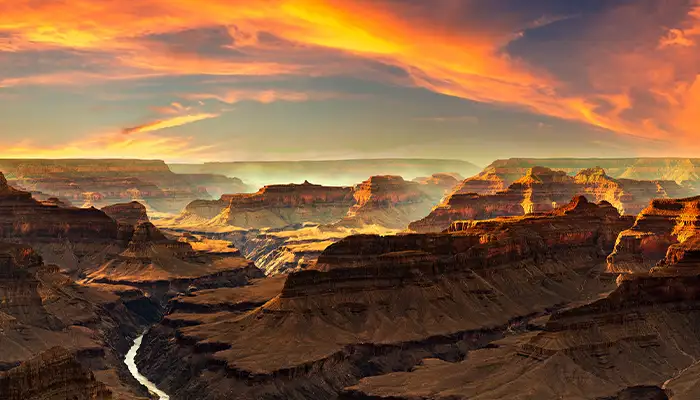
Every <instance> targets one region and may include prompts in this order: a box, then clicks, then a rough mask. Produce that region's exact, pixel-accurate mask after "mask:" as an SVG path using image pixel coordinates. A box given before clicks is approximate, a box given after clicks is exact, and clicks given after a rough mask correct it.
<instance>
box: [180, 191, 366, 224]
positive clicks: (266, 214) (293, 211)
mask: <svg viewBox="0 0 700 400" xmlns="http://www.w3.org/2000/svg"><path fill="white" fill-rule="evenodd" d="M352 195H353V189H352V188H350V187H331V186H321V185H313V184H311V183H309V182H304V183H303V184H300V185H296V184H289V185H271V186H265V187H263V188H262V189H260V190H259V191H257V192H256V193H252V194H230V195H223V196H221V199H219V200H218V201H210V202H208V201H196V202H193V203H191V204H190V205H188V206H187V207H186V209H185V213H184V215H183V216H182V217H183V218H184V219H187V218H190V217H191V216H194V217H197V218H200V219H201V220H203V221H204V220H208V219H212V218H213V219H216V220H217V221H218V222H219V223H220V224H224V225H231V226H236V227H243V228H247V229H260V228H283V227H287V226H290V225H295V224H303V223H305V222H316V223H331V222H335V221H337V220H339V219H340V218H341V217H342V216H343V215H344V214H345V213H346V212H347V210H348V208H350V206H351V205H352V203H353V197H352Z"/></svg>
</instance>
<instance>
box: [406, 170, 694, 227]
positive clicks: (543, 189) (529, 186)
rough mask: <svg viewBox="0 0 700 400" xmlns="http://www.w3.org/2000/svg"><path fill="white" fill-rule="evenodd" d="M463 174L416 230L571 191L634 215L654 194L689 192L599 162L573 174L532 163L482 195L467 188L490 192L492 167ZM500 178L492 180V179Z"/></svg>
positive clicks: (561, 197)
mask: <svg viewBox="0 0 700 400" xmlns="http://www.w3.org/2000/svg"><path fill="white" fill-rule="evenodd" d="M482 176H483V178H480V177H475V178H470V179H467V180H465V181H464V182H463V183H462V185H460V187H458V188H457V190H456V191H455V192H453V193H452V194H451V195H450V196H448V197H447V198H446V199H445V200H444V201H443V202H442V203H441V204H439V205H438V206H437V207H435V208H434V209H433V210H432V211H431V212H430V214H429V215H428V216H427V217H425V218H423V219H421V220H418V221H415V222H413V223H411V224H410V225H409V229H411V230H413V231H416V232H439V231H441V230H444V229H446V228H447V227H448V226H449V225H450V222H452V221H454V220H460V219H488V218H493V217H499V216H513V215H523V214H525V213H530V212H539V211H546V210H551V209H552V208H554V207H557V206H558V205H560V204H563V203H565V202H566V201H567V200H568V199H569V198H571V197H572V196H575V195H578V194H583V195H586V196H588V197H590V198H591V199H592V200H594V201H596V202H598V201H603V200H605V201H607V202H609V203H611V204H613V205H614V206H615V207H616V208H617V209H618V210H620V212H622V213H623V214H626V215H636V214H637V213H638V212H639V211H641V209H642V208H644V207H645V206H646V204H648V203H649V201H651V200H652V199H654V198H668V197H679V196H685V195H687V194H688V193H690V192H689V191H688V189H687V188H683V187H681V186H679V185H678V184H676V183H675V182H671V181H633V180H629V179H614V178H611V177H609V176H608V175H606V173H605V171H604V170H603V169H601V168H589V169H584V170H581V171H579V172H578V173H577V174H576V175H575V176H569V175H567V174H566V173H565V172H563V171H554V170H551V169H549V168H545V167H533V168H530V169H528V170H527V172H526V173H525V175H524V176H522V177H520V178H519V179H517V180H515V181H514V182H513V183H512V184H510V186H508V189H506V190H503V191H499V192H496V193H494V194H484V195H480V194H477V193H470V192H467V190H468V189H474V190H479V189H481V190H483V191H485V192H487V193H491V192H492V190H491V188H497V187H498V185H499V184H500V182H505V181H499V180H498V179H497V178H496V177H495V175H494V173H493V172H489V173H486V174H482ZM493 182H496V183H495V184H494V185H493V186H489V185H491V183H493Z"/></svg>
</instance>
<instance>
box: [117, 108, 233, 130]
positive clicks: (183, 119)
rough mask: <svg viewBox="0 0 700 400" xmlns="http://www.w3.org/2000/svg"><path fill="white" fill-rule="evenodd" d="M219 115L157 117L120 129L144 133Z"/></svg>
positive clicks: (201, 114)
mask: <svg viewBox="0 0 700 400" xmlns="http://www.w3.org/2000/svg"><path fill="white" fill-rule="evenodd" d="M219 115H220V114H212V113H200V114H191V115H190V114H188V115H180V116H176V117H172V118H167V119H159V120H156V121H151V122H147V123H145V124H142V125H138V126H134V127H131V128H124V129H122V134H124V135H133V134H138V133H144V132H155V131H159V130H162V129H168V128H174V127H176V126H181V125H186V124H191V123H193V122H197V121H202V120H205V119H210V118H216V117H218V116H219Z"/></svg>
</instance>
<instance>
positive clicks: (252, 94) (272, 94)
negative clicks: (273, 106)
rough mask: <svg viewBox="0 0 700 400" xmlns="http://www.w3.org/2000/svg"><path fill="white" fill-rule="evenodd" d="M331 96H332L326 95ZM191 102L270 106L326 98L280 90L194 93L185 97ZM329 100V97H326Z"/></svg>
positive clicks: (313, 94)
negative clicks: (212, 101)
mask: <svg viewBox="0 0 700 400" xmlns="http://www.w3.org/2000/svg"><path fill="white" fill-rule="evenodd" d="M326 96H330V95H326ZM183 97H184V98H186V99H189V100H210V99H213V100H218V101H220V102H222V103H228V104H234V103H238V102H239V101H244V100H251V101H257V102H258V103H263V104H269V103H274V102H276V101H292V102H296V101H307V100H310V99H312V98H313V99H319V98H324V95H323V94H317V93H311V94H309V93H303V92H291V91H279V90H262V91H255V90H229V91H225V92H223V93H221V94H216V93H192V94H186V95H184V96H183ZM325 98H327V97H325Z"/></svg>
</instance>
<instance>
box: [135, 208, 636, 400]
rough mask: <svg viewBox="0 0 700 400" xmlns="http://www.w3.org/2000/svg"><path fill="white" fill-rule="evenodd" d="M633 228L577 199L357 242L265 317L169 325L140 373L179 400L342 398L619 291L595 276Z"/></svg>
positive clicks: (292, 283)
mask: <svg viewBox="0 0 700 400" xmlns="http://www.w3.org/2000/svg"><path fill="white" fill-rule="evenodd" d="M629 224H631V221H630V220H629V219H627V218H622V217H620V215H619V213H618V211H617V210H616V209H615V208H614V207H612V206H611V205H610V204H608V203H601V204H600V205H596V204H592V203H588V202H587V201H586V200H585V199H584V198H581V197H579V198H576V199H574V200H573V201H572V202H571V203H570V204H568V205H567V206H566V207H562V208H559V209H557V210H556V211H553V212H550V213H543V214H537V215H530V216H525V217H518V218H510V219H498V220H493V221H484V222H481V223H479V222H468V223H464V224H456V226H455V227H453V229H452V231H451V232H450V233H441V234H424V235H417V234H409V235H400V236H373V235H358V236H351V237H348V238H345V239H343V240H341V241H340V242H338V243H336V244H333V245H331V246H330V247H328V248H327V249H326V250H325V251H324V252H323V253H322V255H321V256H320V257H319V259H318V261H317V265H316V267H315V268H313V269H308V270H304V271H300V272H295V273H292V274H291V275H289V277H288V278H287V279H286V282H285V283H284V287H283V288H282V291H281V293H280V295H279V296H276V297H275V298H273V299H271V300H270V301H268V302H267V303H265V304H264V305H262V306H261V307H259V308H256V309H253V310H251V311H248V312H247V313H244V314H237V315H235V316H226V315H219V314H217V313H209V312H208V313H204V314H201V316H192V315H190V316H189V321H193V320H194V321H195V322H194V323H193V322H191V323H190V324H183V325H187V326H180V325H179V324H169V325H167V326H166V325H164V324H161V325H159V326H158V327H157V328H155V329H153V330H152V331H151V332H150V333H149V334H148V335H147V337H146V338H145V343H147V348H149V349H151V350H150V351H149V353H148V354H145V353H144V355H143V358H142V359H141V361H140V362H139V366H140V367H141V368H143V370H144V373H145V374H146V375H147V376H149V378H150V379H151V380H153V381H154V382H156V383H157V384H159V385H162V386H163V387H164V388H166V390H167V391H168V392H169V393H171V395H173V396H174V397H175V398H178V397H179V398H186V397H187V396H192V395H194V393H197V395H198V396H200V398H203V399H219V398H226V396H231V395H233V393H235V395H236V396H237V397H238V398H242V399H245V398H250V399H254V398H261V397H265V398H319V399H321V398H333V397H335V396H337V395H338V393H339V392H340V391H341V390H342V388H343V387H345V386H347V385H349V384H353V383H354V382H356V381H357V379H358V378H360V377H363V376H368V375H378V374H384V373H388V372H392V371H398V370H408V369H410V368H412V367H413V366H415V365H416V364H417V363H418V362H419V361H420V360H421V359H422V358H425V357H438V358H442V359H444V360H451V361H457V360H459V359H461V358H463V357H464V356H465V354H466V352H467V351H469V350H470V349H474V348H478V347H481V346H484V345H485V344H486V343H487V342H488V341H490V340H492V339H494V338H497V337H500V336H501V335H502V334H503V332H504V331H505V330H506V329H507V328H508V326H510V324H512V323H513V322H514V321H518V320H520V319H522V318H526V317H528V316H531V315H536V314H538V313H542V312H545V311H546V310H548V309H550V308H553V307H556V306H557V305H560V304H562V303H567V302H570V301H573V300H577V299H581V298H582V297H583V298H585V297H586V296H589V295H591V294H593V295H595V294H596V293H599V292H601V291H605V290H607V289H608V288H612V287H614V282H613V279H614V278H610V279H604V278H602V277H600V276H599V275H598V274H599V272H600V271H602V270H603V265H604V259H605V255H606V254H608V253H609V251H610V250H611V249H612V247H613V245H614V241H615V238H616V237H617V235H618V234H619V232H620V231H622V230H623V229H625V228H626V227H627V226H629ZM596 277H597V278H596ZM173 325H177V326H173ZM173 337H174V338H176V340H175V341H173V340H171V338H173ZM195 354H196V356H195ZM175 360H178V362H177V363H176V362H175ZM182 360H186V362H184V363H183V362H182ZM214 382H215V383H214ZM251 382H255V384H254V385H251V384H250V383H251Z"/></svg>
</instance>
